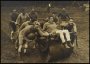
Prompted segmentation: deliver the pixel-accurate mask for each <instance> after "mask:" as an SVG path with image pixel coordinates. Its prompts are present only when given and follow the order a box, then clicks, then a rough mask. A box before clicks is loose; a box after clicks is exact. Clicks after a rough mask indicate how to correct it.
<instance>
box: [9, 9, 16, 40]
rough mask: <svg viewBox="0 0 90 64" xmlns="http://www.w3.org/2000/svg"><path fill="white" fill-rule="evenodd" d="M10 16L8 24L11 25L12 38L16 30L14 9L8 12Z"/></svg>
mask: <svg viewBox="0 0 90 64" xmlns="http://www.w3.org/2000/svg"><path fill="white" fill-rule="evenodd" d="M10 17H11V22H10V26H11V28H12V29H11V30H12V31H11V40H13V39H14V33H15V32H16V25H15V22H16V19H17V17H18V13H17V11H16V10H15V9H14V10H13V11H12V13H11V14H10Z"/></svg>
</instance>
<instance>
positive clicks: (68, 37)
mask: <svg viewBox="0 0 90 64" xmlns="http://www.w3.org/2000/svg"><path fill="white" fill-rule="evenodd" d="M63 33H65V36H66V40H67V41H71V39H70V33H69V31H68V30H63Z"/></svg>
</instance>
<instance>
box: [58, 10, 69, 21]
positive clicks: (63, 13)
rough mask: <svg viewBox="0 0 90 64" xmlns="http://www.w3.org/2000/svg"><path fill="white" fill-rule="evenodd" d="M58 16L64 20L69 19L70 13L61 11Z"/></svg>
mask: <svg viewBox="0 0 90 64" xmlns="http://www.w3.org/2000/svg"><path fill="white" fill-rule="evenodd" d="M58 17H61V19H62V20H66V19H69V15H68V14H67V13H66V12H61V13H60V14H59V15H58Z"/></svg>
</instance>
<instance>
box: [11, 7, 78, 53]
mask: <svg viewBox="0 0 90 64" xmlns="http://www.w3.org/2000/svg"><path fill="white" fill-rule="evenodd" d="M11 27H12V32H11V39H13V34H14V33H15V32H18V34H17V37H18V40H19V42H18V43H19V47H18V52H21V49H22V47H23V44H25V45H24V47H25V49H24V52H25V53H26V49H27V48H28V42H31V41H32V40H33V39H35V34H37V32H38V33H39V34H40V35H41V36H45V37H48V36H51V35H58V36H59V37H60V39H61V41H62V45H64V46H65V47H66V48H70V47H73V46H74V44H72V43H71V36H70V34H71V33H74V34H76V33H77V28H76V24H75V23H74V22H73V18H70V17H69V15H68V14H67V13H66V12H65V8H63V9H62V12H61V13H60V14H59V15H58V16H57V15H56V14H55V13H52V14H51V15H50V16H48V17H47V21H46V22H45V23H44V24H43V27H41V24H40V22H39V20H38V15H37V12H35V10H34V9H32V11H31V12H30V13H29V14H28V13H26V12H25V9H22V11H21V13H19V14H17V11H16V10H13V12H12V14H11ZM34 47H35V46H34ZM16 48H17V47H16Z"/></svg>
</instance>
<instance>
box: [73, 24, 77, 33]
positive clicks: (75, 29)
mask: <svg viewBox="0 0 90 64" xmlns="http://www.w3.org/2000/svg"><path fill="white" fill-rule="evenodd" d="M73 24H74V26H73V30H74V32H76V33H77V27H76V24H75V23H73Z"/></svg>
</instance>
